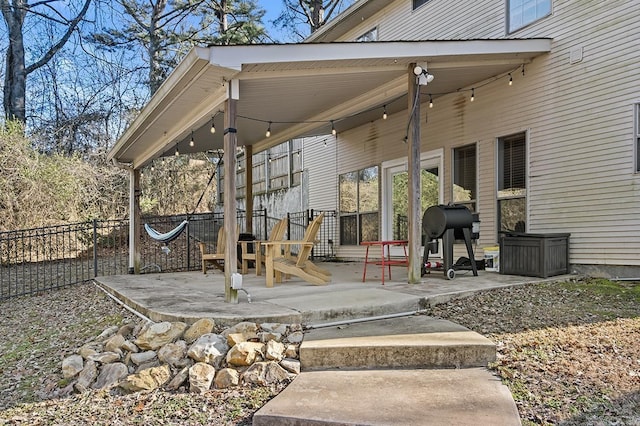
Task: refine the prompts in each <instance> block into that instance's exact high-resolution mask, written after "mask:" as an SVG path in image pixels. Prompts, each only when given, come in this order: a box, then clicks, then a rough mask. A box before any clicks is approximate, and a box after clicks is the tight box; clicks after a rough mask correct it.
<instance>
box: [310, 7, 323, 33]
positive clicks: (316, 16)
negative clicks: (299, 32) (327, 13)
mask: <svg viewBox="0 0 640 426" xmlns="http://www.w3.org/2000/svg"><path fill="white" fill-rule="evenodd" d="M309 8H310V9H311V10H310V12H311V33H312V34H313V33H314V32H315V31H316V30H317V29H318V28H320V27H321V26H322V25H324V7H323V5H322V0H312V1H311V3H310V5H309Z"/></svg>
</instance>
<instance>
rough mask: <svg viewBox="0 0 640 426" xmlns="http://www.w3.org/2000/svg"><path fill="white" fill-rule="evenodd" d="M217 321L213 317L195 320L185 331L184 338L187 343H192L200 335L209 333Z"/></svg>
mask: <svg viewBox="0 0 640 426" xmlns="http://www.w3.org/2000/svg"><path fill="white" fill-rule="evenodd" d="M215 326H216V323H215V321H214V320H212V319H211V318H202V319H199V320H198V321H196V322H194V323H193V324H192V325H191V327H189V328H188V329H187V331H185V332H184V340H185V342H187V344H189V345H190V344H191V343H193V342H195V341H196V340H198V339H199V338H200V336H202V335H204V334H209V333H211V332H212V331H213V328H214V327H215Z"/></svg>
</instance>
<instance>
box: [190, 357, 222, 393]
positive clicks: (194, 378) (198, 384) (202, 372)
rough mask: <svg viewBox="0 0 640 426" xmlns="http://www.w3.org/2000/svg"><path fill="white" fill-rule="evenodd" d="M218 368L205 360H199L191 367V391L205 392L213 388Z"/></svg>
mask: <svg viewBox="0 0 640 426" xmlns="http://www.w3.org/2000/svg"><path fill="white" fill-rule="evenodd" d="M215 374H216V369H215V368H214V367H213V366H212V365H211V364H207V363H204V362H197V363H195V364H194V365H193V366H192V367H191V368H189V391H190V392H194V393H204V392H206V391H208V390H209V389H210V388H211V383H212V382H213V378H214V376H215Z"/></svg>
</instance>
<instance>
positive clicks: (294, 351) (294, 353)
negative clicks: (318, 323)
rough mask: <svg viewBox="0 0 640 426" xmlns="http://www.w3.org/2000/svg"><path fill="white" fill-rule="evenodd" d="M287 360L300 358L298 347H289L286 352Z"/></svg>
mask: <svg viewBox="0 0 640 426" xmlns="http://www.w3.org/2000/svg"><path fill="white" fill-rule="evenodd" d="M284 357H285V358H298V345H287V348H286V349H285V350H284Z"/></svg>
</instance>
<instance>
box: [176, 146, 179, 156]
mask: <svg viewBox="0 0 640 426" xmlns="http://www.w3.org/2000/svg"><path fill="white" fill-rule="evenodd" d="M178 155H180V151H178V144H176V157H177V156H178Z"/></svg>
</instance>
